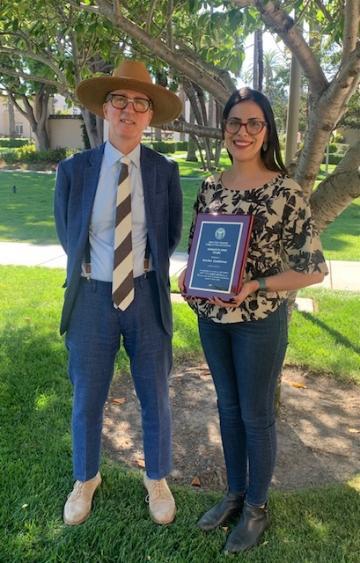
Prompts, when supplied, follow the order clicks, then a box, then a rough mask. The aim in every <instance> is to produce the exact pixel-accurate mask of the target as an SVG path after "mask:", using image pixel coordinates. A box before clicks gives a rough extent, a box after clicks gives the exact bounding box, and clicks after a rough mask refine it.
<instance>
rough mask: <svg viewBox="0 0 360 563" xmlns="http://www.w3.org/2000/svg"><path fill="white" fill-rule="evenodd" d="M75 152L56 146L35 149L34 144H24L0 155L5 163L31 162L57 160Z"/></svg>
mask: <svg viewBox="0 0 360 563" xmlns="http://www.w3.org/2000/svg"><path fill="white" fill-rule="evenodd" d="M74 152H76V151H75V150H73V149H65V148H62V147H60V148H57V149H49V150H47V151H37V150H36V148H35V145H26V146H24V147H19V148H17V149H14V150H13V151H11V152H9V153H3V154H1V155H0V156H1V157H2V158H3V159H4V160H5V162H6V163H7V164H15V163H18V162H19V163H20V162H24V163H33V162H52V163H53V162H59V161H60V160H63V159H64V158H66V157H67V156H71V155H72V154H74Z"/></svg>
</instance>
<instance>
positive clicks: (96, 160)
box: [82, 144, 105, 231]
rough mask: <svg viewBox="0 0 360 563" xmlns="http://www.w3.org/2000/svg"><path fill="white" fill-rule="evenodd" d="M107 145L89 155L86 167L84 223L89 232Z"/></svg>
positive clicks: (83, 200) (83, 201)
mask: <svg viewBox="0 0 360 563" xmlns="http://www.w3.org/2000/svg"><path fill="white" fill-rule="evenodd" d="M104 148H105V144H102V145H100V146H99V147H97V148H96V149H94V150H93V151H90V152H89V153H88V160H87V163H86V165H85V167H84V180H83V191H82V223H83V227H85V228H86V229H87V231H88V230H89V224H90V218H91V212H92V208H93V205H94V199H95V194H96V188H97V185H98V181H99V176H100V170H101V162H102V157H103V154H104Z"/></svg>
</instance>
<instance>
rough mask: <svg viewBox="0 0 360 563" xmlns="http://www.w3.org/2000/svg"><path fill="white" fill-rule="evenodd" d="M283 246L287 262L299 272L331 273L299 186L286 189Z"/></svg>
mask: <svg viewBox="0 0 360 563" xmlns="http://www.w3.org/2000/svg"><path fill="white" fill-rule="evenodd" d="M285 193H286V194H287V196H286V197H287V201H286V204H285V207H284V214H283V248H284V251H285V254H286V258H287V261H288V265H289V266H290V268H291V269H293V270H295V271H296V272H302V273H308V274H311V273H314V272H322V273H324V274H328V268H327V266H326V262H325V258H324V255H323V250H322V246H321V241H320V237H319V234H318V232H317V230H316V227H315V223H314V221H313V219H312V217H311V210H310V205H309V203H308V202H307V201H306V199H305V197H304V195H303V193H302V190H301V188H300V186H297V189H295V190H285Z"/></svg>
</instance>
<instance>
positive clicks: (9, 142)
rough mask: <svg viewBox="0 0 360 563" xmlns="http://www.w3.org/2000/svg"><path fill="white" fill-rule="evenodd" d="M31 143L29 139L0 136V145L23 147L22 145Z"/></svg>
mask: <svg viewBox="0 0 360 563" xmlns="http://www.w3.org/2000/svg"><path fill="white" fill-rule="evenodd" d="M30 143H32V141H31V139H23V138H21V139H12V138H6V137H0V147H9V148H14V147H23V146H24V145H29V144H30Z"/></svg>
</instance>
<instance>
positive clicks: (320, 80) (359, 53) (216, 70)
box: [0, 0, 360, 230]
mask: <svg viewBox="0 0 360 563" xmlns="http://www.w3.org/2000/svg"><path fill="white" fill-rule="evenodd" d="M293 10H295V13H296V21H295V20H294V19H293V17H292V11H293ZM0 15H1V18H0V22H1V23H0V80H1V83H2V84H3V86H4V87H5V89H6V90H7V91H8V92H9V93H10V94H11V95H12V98H13V100H14V102H16V101H17V100H18V99H19V98H22V99H23V102H24V103H25V98H24V97H23V96H26V95H27V96H28V95H32V96H34V95H35V100H36V99H37V98H36V96H37V94H38V93H39V92H42V100H44V96H45V94H44V93H45V92H46V93H49V92H52V91H57V92H59V93H62V94H64V95H65V96H66V97H67V98H68V99H69V100H72V101H73V102H74V103H75V102H76V99H75V94H74V91H75V87H76V84H77V83H78V82H79V81H80V80H81V79H83V78H86V77H88V76H90V75H93V74H94V73H95V72H108V73H110V72H111V70H112V68H113V67H114V66H115V65H116V63H117V62H118V60H119V59H120V58H123V57H124V56H127V57H134V58H141V59H143V60H144V61H145V62H146V63H147V65H148V66H149V68H150V69H151V70H152V72H153V75H154V77H156V79H157V80H158V81H159V82H161V83H163V84H165V85H167V86H168V87H170V88H172V89H176V90H183V91H184V92H185V93H186V94H187V96H188V98H189V99H190V101H191V107H192V112H193V116H194V117H193V119H192V122H190V123H186V122H185V120H184V118H182V119H179V120H178V121H177V122H175V123H173V124H171V128H172V129H176V130H179V131H184V132H188V133H189V134H190V135H191V136H192V138H194V139H197V141H198V139H199V137H200V138H202V139H203V140H202V141H201V142H202V143H203V146H204V148H205V150H206V151H207V155H208V156H209V155H210V152H211V146H210V141H209V139H210V138H213V139H220V137H221V134H220V129H219V120H220V115H221V108H222V105H223V104H224V102H225V101H226V99H227V98H228V96H229V95H230V94H231V92H232V91H233V90H234V89H235V87H236V77H238V76H239V74H241V67H242V64H243V60H244V42H245V40H246V37H247V36H248V35H249V34H251V33H253V32H254V31H255V30H264V29H266V30H268V31H270V32H271V33H272V34H273V35H274V37H275V38H277V39H278V40H282V41H283V43H284V44H285V45H286V48H287V54H285V56H286V59H285V61H288V60H289V56H290V54H292V55H295V57H296V59H297V60H298V61H299V63H300V65H301V68H302V73H303V82H302V93H303V101H302V106H301V107H302V110H301V117H302V124H301V126H302V127H303V128H304V146H303V149H302V151H301V154H300V155H299V158H298V159H297V162H296V165H295V167H294V169H293V171H292V173H293V175H294V177H295V179H296V180H297V181H298V182H299V183H300V184H301V185H302V187H303V189H304V191H305V193H306V194H307V195H308V196H311V204H312V208H313V213H314V217H315V220H316V221H317V224H318V227H319V229H320V230H322V229H324V228H325V226H326V225H327V224H329V223H330V222H332V221H333V220H334V219H335V218H336V217H337V215H339V213H341V212H342V211H343V210H344V209H345V208H346V207H347V206H348V205H349V204H350V203H351V201H352V200H353V198H355V197H358V196H359V195H360V182H359V166H360V143H359V142H358V143H357V144H355V145H354V146H352V147H351V148H350V149H349V151H348V152H347V154H346V155H345V156H344V158H343V160H342V161H341V162H340V164H339V165H338V166H337V168H336V170H335V172H334V173H333V174H332V175H331V176H328V177H327V178H326V179H325V180H323V181H322V182H321V183H320V185H319V186H318V188H317V190H316V191H313V187H314V182H315V178H316V176H317V174H318V171H319V167H320V164H321V162H322V160H323V156H324V150H325V147H326V145H327V143H328V142H329V139H330V135H331V132H332V131H333V130H334V129H335V127H336V126H337V124H338V123H339V122H340V120H342V121H343V122H345V123H346V119H347V115H346V114H347V111H348V107H350V112H349V116H348V118H349V119H350V115H352V116H353V117H352V119H354V113H355V120H356V118H357V119H358V114H357V108H356V105H354V102H353V101H352V97H353V96H354V100H356V99H358V96H359V93H358V85H359V76H360V42H359V20H360V6H359V1H358V0H345V1H343V0H307V1H305V2H303V1H302V0H297V1H295V2H292V3H291V4H290V5H289V3H286V2H282V1H278V2H272V1H267V0H263V1H261V0H233V1H232V2H220V1H218V0H209V1H203V0H188V1H185V2H184V1H180V0H151V1H148V0H145V1H142V2H140V1H139V0H128V1H127V2H120V1H119V0H84V1H83V2H80V1H78V0H68V1H65V2H61V3H59V2H57V1H56V0H47V2H45V1H44V0H31V1H30V0H23V1H22V2H18V3H14V2H13V0H3V1H2V4H1V8H0ZM288 68H289V63H288V62H285V64H283V62H282V61H279V60H276V57H275V55H274V53H271V52H266V53H265V54H264V56H263V64H262V72H263V75H264V91H265V93H267V94H268V95H269V97H270V98H271V99H272V101H273V103H274V106H275V111H276V113H277V115H278V121H279V119H280V120H281V115H282V114H283V115H284V116H285V114H286V98H287V92H288ZM36 84H40V86H37V87H36V86H35V85H36ZM50 88H51V90H50ZM27 100H28V103H29V105H30V102H29V96H28V97H27ZM205 102H208V104H206V103H205ZM38 106H41V104H40V102H39V101H38ZM210 107H211V108H212V110H211V111H212V112H213V114H214V119H211V120H209V108H210ZM28 111H29V114H30V109H29V108H28ZM82 114H83V117H84V121H85V124H86V128H87V131H88V135H89V139H90V142H91V144H92V145H95V144H97V143H99V142H101V139H102V123H101V120H99V119H98V118H95V117H94V116H91V115H90V114H89V112H87V110H86V109H85V108H82ZM33 115H34V125H33V128H34V127H35V128H36V126H38V127H39V131H41V123H42V122H43V120H44V111H43V112H41V111H39V108H38V111H33ZM283 119H284V118H283ZM352 122H353V121H352ZM209 123H210V125H211V126H209ZM213 123H215V126H213V125H212V124H213ZM282 126H283V123H282ZM168 128H170V126H169V127H168ZM39 135H40V133H39ZM206 139H208V140H207V141H206ZM198 142H199V141H198ZM218 148H219V143H218Z"/></svg>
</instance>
